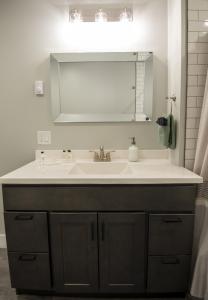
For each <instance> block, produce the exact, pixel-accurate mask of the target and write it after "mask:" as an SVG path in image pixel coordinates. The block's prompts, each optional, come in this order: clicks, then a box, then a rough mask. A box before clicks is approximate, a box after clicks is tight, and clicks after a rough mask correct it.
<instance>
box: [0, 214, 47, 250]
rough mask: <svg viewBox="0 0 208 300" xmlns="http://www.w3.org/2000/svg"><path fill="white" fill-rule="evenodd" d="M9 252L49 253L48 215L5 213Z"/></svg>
mask: <svg viewBox="0 0 208 300" xmlns="http://www.w3.org/2000/svg"><path fill="white" fill-rule="evenodd" d="M4 216H5V225H6V226H5V227H6V237H7V247H8V251H25V252H48V228H47V214H46V213H44V212H31V213H30V212H5V213H4Z"/></svg>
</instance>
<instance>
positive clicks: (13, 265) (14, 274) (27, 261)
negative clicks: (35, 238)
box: [8, 252, 51, 290]
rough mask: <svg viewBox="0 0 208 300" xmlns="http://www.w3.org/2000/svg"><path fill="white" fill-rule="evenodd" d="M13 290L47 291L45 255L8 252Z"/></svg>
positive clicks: (48, 277)
mask: <svg viewBox="0 0 208 300" xmlns="http://www.w3.org/2000/svg"><path fill="white" fill-rule="evenodd" d="M8 258H9V266H10V276H11V284H12V287H13V288H17V289H27V290H29V289H30V290H49V289H50V287H51V279H50V266H49V255H48V254H47V253H21V252H9V253H8Z"/></svg>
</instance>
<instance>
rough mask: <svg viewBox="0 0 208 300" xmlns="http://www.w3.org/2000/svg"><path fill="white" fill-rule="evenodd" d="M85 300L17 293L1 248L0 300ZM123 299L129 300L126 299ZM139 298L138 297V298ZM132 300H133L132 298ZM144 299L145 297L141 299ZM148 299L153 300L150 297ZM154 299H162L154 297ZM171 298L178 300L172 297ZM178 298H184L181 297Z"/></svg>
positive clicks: (4, 252) (88, 299)
mask: <svg viewBox="0 0 208 300" xmlns="http://www.w3.org/2000/svg"><path fill="white" fill-rule="evenodd" d="M65 299H67V300H83V298H70V297H46V296H45V297H44V296H33V295H18V296H17V295H16V293H15V290H14V289H12V288H11V286H10V279H9V269H8V261H7V255H6V250H4V249H0V300H65ZM86 299H87V300H91V299H92V298H86ZM101 299H102V300H106V299H104V298H101ZM122 299H123V300H129V299H126V298H125V299H124V298H122ZM137 299H138V298H137ZM108 300H109V298H108ZM113 300H118V298H117V299H116V298H113ZM131 300H133V299H132V298H131ZM139 300H143V299H141V298H140V299H139ZM148 300H152V299H150V298H148ZM154 300H160V299H156V298H154ZM162 300H166V298H163V299H162ZM171 300H176V299H173V298H171ZM177 300H184V299H179V298H177Z"/></svg>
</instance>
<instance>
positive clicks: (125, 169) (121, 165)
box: [69, 162, 132, 175]
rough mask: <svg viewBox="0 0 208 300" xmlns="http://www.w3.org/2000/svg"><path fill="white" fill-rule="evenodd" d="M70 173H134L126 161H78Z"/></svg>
mask: <svg viewBox="0 0 208 300" xmlns="http://www.w3.org/2000/svg"><path fill="white" fill-rule="evenodd" d="M69 174H70V175H81V174H84V175H120V174H132V170H131V168H130V167H129V166H128V163H126V162H88V163H85V162H83V163H76V165H75V166H74V167H73V168H72V169H71V170H70V171H69Z"/></svg>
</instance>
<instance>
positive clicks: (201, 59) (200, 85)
mask: <svg viewBox="0 0 208 300" xmlns="http://www.w3.org/2000/svg"><path fill="white" fill-rule="evenodd" d="M207 69H208V0H189V1H188V78H187V79H188V87H187V108H186V112H187V113H186V146H185V166H186V167H187V168H188V169H191V170H192V169H193V165H194V157H195V152H196V143H197V135H198V128H199V120H200V114H201V107H202V101H203V95H204V88H205V81H206V74H207Z"/></svg>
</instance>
